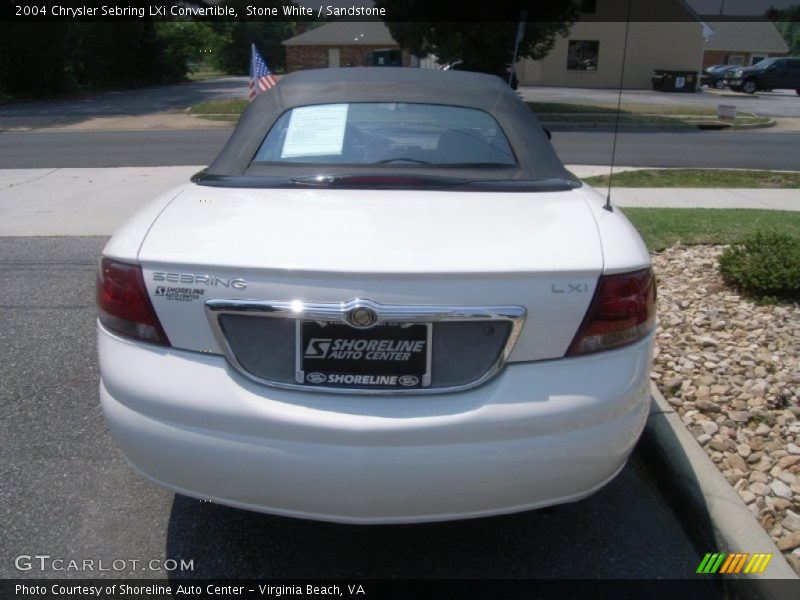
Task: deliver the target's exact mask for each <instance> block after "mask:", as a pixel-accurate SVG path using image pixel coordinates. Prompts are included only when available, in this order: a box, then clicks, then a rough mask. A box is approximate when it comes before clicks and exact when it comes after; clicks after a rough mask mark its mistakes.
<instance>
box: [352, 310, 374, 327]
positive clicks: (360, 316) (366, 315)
mask: <svg viewBox="0 0 800 600" xmlns="http://www.w3.org/2000/svg"><path fill="white" fill-rule="evenodd" d="M347 322H348V323H350V325H352V326H353V327H360V328H362V329H365V328H367V327H372V326H373V325H375V323H377V322H378V315H377V314H375V311H374V310H372V309H371V308H366V307H363V306H359V307H358V308H354V309H353V310H351V311H350V312H349V313H347Z"/></svg>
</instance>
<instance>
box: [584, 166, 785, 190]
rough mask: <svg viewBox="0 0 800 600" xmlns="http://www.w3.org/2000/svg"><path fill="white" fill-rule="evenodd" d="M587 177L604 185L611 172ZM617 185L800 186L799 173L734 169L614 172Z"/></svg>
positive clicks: (588, 179)
mask: <svg viewBox="0 0 800 600" xmlns="http://www.w3.org/2000/svg"><path fill="white" fill-rule="evenodd" d="M584 181H585V182H586V183H588V184H589V185H593V186H599V187H603V186H607V185H608V175H597V176H595V177H589V178H587V179H585V180H584ZM614 187H653V188H668V187H687V188H769V189H798V188H800V173H783V172H780V171H738V170H731V169H645V170H641V171H625V172H623V173H616V174H614Z"/></svg>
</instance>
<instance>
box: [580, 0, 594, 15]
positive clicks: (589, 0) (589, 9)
mask: <svg viewBox="0 0 800 600" xmlns="http://www.w3.org/2000/svg"><path fill="white" fill-rule="evenodd" d="M580 7H581V12H582V13H583V14H585V15H593V14H594V13H595V12H597V0H580Z"/></svg>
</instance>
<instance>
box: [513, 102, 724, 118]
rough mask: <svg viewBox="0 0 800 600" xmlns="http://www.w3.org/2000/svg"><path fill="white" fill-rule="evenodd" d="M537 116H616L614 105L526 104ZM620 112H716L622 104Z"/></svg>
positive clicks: (703, 108)
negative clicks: (545, 114)
mask: <svg viewBox="0 0 800 600" xmlns="http://www.w3.org/2000/svg"><path fill="white" fill-rule="evenodd" d="M527 105H528V106H530V107H531V108H532V109H533V111H534V112H535V113H537V114H544V113H561V114H565V113H580V114H609V115H616V114H617V105H616V104H610V103H608V104H568V103H566V102H527ZM620 112H622V113H623V114H628V115H694V116H716V114H717V110H716V109H715V108H714V107H711V106H693V105H690V104H669V105H667V104H622V105H621V106H620Z"/></svg>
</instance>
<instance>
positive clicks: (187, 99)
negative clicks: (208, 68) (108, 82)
mask: <svg viewBox="0 0 800 600" xmlns="http://www.w3.org/2000/svg"><path fill="white" fill-rule="evenodd" d="M246 95H247V78H246V77H223V78H220V79H206V80H203V81H192V82H187V83H180V84H177V85H163V86H157V87H149V88H141V89H136V90H122V91H118V92H104V93H102V94H92V95H88V96H85V97H82V98H71V99H68V100H42V101H39V102H19V103H15V104H10V105H7V106H0V118H3V117H49V116H56V115H57V116H75V117H80V116H85V117H110V116H119V115H147V114H151V113H157V112H163V111H169V110H183V109H185V108H188V107H189V106H192V105H194V104H197V103H199V102H205V101H207V100H226V99H230V98H242V97H245V96H246Z"/></svg>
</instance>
